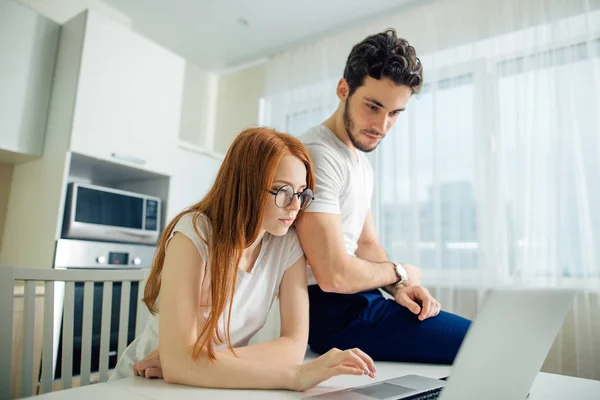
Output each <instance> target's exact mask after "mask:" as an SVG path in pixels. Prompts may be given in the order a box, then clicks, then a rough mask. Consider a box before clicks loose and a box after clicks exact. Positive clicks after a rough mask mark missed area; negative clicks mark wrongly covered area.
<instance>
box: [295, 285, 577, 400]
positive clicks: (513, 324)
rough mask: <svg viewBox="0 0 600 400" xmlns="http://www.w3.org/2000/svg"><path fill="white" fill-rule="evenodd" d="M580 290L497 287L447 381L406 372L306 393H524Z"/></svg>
mask: <svg viewBox="0 0 600 400" xmlns="http://www.w3.org/2000/svg"><path fill="white" fill-rule="evenodd" d="M576 294H577V291H576V290H571V289H492V290H490V291H489V292H488V293H487V296H486V298H485V300H484V303H483V306H482V308H481V311H480V312H479V313H478V314H477V317H476V319H475V320H474V321H473V323H472V324H471V327H470V328H469V330H468V332H467V335H466V337H465V340H464V342H463V344H462V346H461V347H460V349H459V352H458V355H457V356H456V359H455V361H454V365H453V367H452V372H451V375H450V377H448V379H447V381H444V380H439V379H433V378H428V377H424V376H419V375H405V376H401V377H398V378H393V379H388V380H385V381H381V382H377V383H374V384H369V385H365V386H361V387H356V388H349V389H344V390H339V391H335V392H329V393H324V394H320V395H317V396H310V397H305V399H311V400H337V399H347V400H373V399H377V400H401V399H402V400H408V399H411V400H412V399H427V400H430V399H439V400H465V399H486V400H491V399H498V400H507V399H525V398H526V397H528V392H529V389H530V388H531V385H532V384H533V381H534V379H535V377H536V376H537V374H538V372H539V371H540V369H541V367H542V363H543V362H544V360H545V358H546V355H547V354H548V352H549V350H550V347H551V346H552V343H553V342H554V338H555V337H556V334H557V332H558V330H559V329H560V327H561V326H562V323H563V320H564V319H565V317H566V315H567V312H568V311H569V309H570V308H571V305H572V304H573V300H574V298H575V295H576Z"/></svg>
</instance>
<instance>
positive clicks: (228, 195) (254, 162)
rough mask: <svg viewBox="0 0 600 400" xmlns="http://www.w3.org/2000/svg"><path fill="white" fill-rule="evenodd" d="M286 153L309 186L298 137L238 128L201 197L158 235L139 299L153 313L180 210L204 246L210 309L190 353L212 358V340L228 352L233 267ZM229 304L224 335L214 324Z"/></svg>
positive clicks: (257, 224) (254, 231) (253, 232)
mask: <svg viewBox="0 0 600 400" xmlns="http://www.w3.org/2000/svg"><path fill="white" fill-rule="evenodd" d="M286 155H293V156H295V157H297V158H299V159H300V160H301V161H302V162H303V163H304V165H305V167H306V185H307V187H308V188H310V189H311V190H314V184H315V181H314V174H313V167H312V162H311V160H310V156H309V155H308V151H307V150H306V148H305V147H304V145H303V144H302V143H301V142H300V141H299V140H298V139H297V138H295V137H293V136H291V135H288V134H285V133H280V132H277V131H276V130H274V129H270V128H250V129H247V130H245V131H243V132H242V133H240V134H239V135H238V136H237V137H236V138H235V140H234V141H233V143H232V144H231V146H230V147H229V150H228V152H227V154H226V155H225V159H224V160H223V163H222V165H221V167H220V169H219V172H218V173H217V176H216V178H215V181H214V183H213V185H212V187H211V188H210V190H209V191H208V193H207V194H206V196H205V197H204V198H203V199H202V200H200V202H198V203H196V204H194V205H192V206H191V207H189V208H187V209H185V210H184V211H182V212H181V213H179V215H177V216H176V217H175V218H174V219H173V220H172V221H171V222H170V223H169V225H167V227H166V228H165V230H164V232H163V233H162V235H161V238H160V241H159V243H158V246H157V250H156V255H155V257H154V261H153V263H152V270H151V272H150V276H149V277H148V281H147V283H146V288H145V290H144V298H143V302H144V303H145V304H146V306H147V307H148V309H149V310H150V312H151V313H152V314H156V312H157V306H156V299H157V297H158V295H159V292H160V284H161V272H162V268H163V263H164V261H165V253H166V248H167V238H169V237H170V235H171V233H172V232H173V228H174V227H175V225H176V224H177V222H178V221H179V219H180V218H181V217H182V216H183V215H184V214H187V213H190V212H191V213H193V215H194V217H193V221H194V229H195V230H196V233H198V235H199V236H200V237H201V238H202V240H203V241H204V242H205V243H206V244H207V246H208V252H209V256H208V260H204V261H205V262H206V263H207V266H209V267H210V287H211V294H210V296H211V309H210V313H209V316H208V318H207V319H206V322H205V324H204V326H203V327H202V330H201V332H200V335H199V336H198V339H197V340H196V343H195V344H194V347H193V349H192V356H193V357H194V358H197V357H198V356H199V354H200V353H201V351H202V349H204V348H206V350H207V352H208V355H209V358H210V359H213V360H214V359H215V358H216V354H215V350H214V344H215V343H213V342H216V344H223V343H227V346H228V348H229V349H230V350H231V351H232V352H233V346H232V345H231V340H230V335H229V327H230V323H231V307H232V303H233V294H234V292H235V285H236V281H237V269H238V268H237V267H238V265H239V263H240V260H241V257H242V253H243V251H244V249H246V248H247V247H249V246H250V245H251V244H252V243H254V241H255V240H256V239H257V237H258V234H259V232H260V229H261V226H262V221H263V215H264V205H265V204H266V202H267V201H273V199H272V195H270V194H269V192H268V189H269V188H270V186H271V184H272V183H273V179H274V177H275V172H276V170H277V167H278V165H279V162H280V160H281V159H282V158H283V157H284V156H286ZM201 214H204V215H205V216H206V217H207V218H208V220H209V222H210V226H211V228H212V229H211V235H210V237H208V238H204V237H202V235H200V233H199V232H198V228H197V220H198V218H199V217H200V215H201ZM201 267H202V266H200V265H199V266H198V268H201ZM228 303H229V313H228V316H227V329H226V332H225V337H222V335H221V334H220V333H219V329H218V324H219V318H220V317H221V315H222V314H223V313H224V312H225V307H226V305H227V304H228ZM213 339H214V340H213ZM234 354H235V352H234Z"/></svg>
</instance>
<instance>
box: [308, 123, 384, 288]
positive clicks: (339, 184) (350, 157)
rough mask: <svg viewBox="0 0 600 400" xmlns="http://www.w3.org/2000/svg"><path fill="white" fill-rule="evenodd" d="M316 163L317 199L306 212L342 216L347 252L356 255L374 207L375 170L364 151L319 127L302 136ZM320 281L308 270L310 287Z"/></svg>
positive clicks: (323, 127)
mask: <svg viewBox="0 0 600 400" xmlns="http://www.w3.org/2000/svg"><path fill="white" fill-rule="evenodd" d="M300 140H302V142H303V143H304V145H305V146H306V147H307V149H308V152H309V154H310V157H311V159H312V161H313V165H314V172H315V179H316V187H315V200H314V201H313V202H312V203H311V205H310V207H308V209H306V211H305V212H319V213H328V214H338V215H340V217H341V219H342V229H343V232H344V246H345V248H346V252H347V253H348V254H350V255H355V252H356V249H357V247H358V238H359V237H360V234H361V232H362V229H363V226H364V224H365V219H366V217H367V212H368V210H369V209H370V208H371V197H372V195H373V168H372V167H371V164H370V163H369V160H368V159H367V157H366V155H365V154H364V153H363V152H360V151H356V153H353V152H352V151H351V150H350V149H349V148H348V147H346V145H345V144H344V143H343V142H342V141H341V140H340V139H339V138H338V137H337V136H335V134H334V133H333V132H332V131H331V130H330V129H329V128H327V127H325V126H323V125H318V126H315V127H314V128H311V129H309V130H308V131H307V132H306V133H304V134H303V135H302V136H300ZM316 283H317V281H316V280H315V278H314V275H313V274H312V271H311V270H310V268H309V269H308V284H309V285H313V284H316Z"/></svg>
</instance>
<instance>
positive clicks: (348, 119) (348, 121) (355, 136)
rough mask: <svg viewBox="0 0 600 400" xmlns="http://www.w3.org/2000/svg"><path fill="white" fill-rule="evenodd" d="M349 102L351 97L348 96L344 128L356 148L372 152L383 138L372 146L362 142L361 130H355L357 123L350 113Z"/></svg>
mask: <svg viewBox="0 0 600 400" xmlns="http://www.w3.org/2000/svg"><path fill="white" fill-rule="evenodd" d="M348 103H350V97H348V99H347V100H346V105H345V106H344V129H346V133H347V134H348V138H349V139H350V142H351V143H352V145H353V146H354V147H355V148H356V149H358V150H360V151H362V152H364V153H370V152H372V151H373V150H375V149H376V148H377V146H378V145H379V143H381V140H380V141H379V143H376V144H375V145H374V146H372V147H369V145H367V144H365V143H362V142H361V141H360V140H359V135H360V132H357V133H354V130H355V129H356V124H355V123H354V120H353V119H352V116H351V115H350V110H348Z"/></svg>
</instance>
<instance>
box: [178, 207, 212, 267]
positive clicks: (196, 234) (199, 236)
mask: <svg viewBox="0 0 600 400" xmlns="http://www.w3.org/2000/svg"><path fill="white" fill-rule="evenodd" d="M210 231H211V225H210V221H209V220H208V218H207V217H206V216H205V215H204V214H200V213H196V212H189V213H185V214H183V215H182V216H181V218H179V221H177V223H176V224H175V226H174V227H173V232H171V235H170V237H169V240H170V239H171V238H172V237H173V236H174V235H175V233H176V232H180V233H183V234H184V235H185V236H187V237H188V238H189V239H190V240H191V241H192V242H193V243H194V245H195V246H196V248H197V249H198V251H199V252H200V255H201V256H202V257H206V256H207V251H208V246H207V243H208V240H209V236H210Z"/></svg>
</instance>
